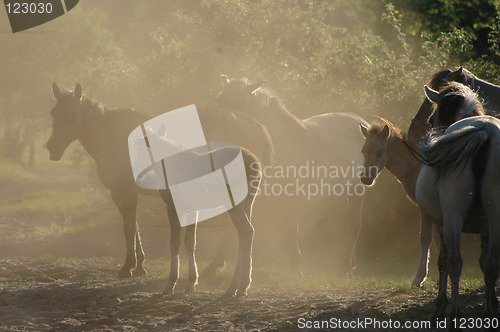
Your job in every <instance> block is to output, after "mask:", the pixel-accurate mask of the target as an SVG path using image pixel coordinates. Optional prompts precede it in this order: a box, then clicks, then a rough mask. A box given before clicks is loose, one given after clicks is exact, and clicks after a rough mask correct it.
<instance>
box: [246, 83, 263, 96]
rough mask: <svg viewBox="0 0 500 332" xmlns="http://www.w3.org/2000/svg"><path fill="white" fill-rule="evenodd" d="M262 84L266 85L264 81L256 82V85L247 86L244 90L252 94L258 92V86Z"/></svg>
mask: <svg viewBox="0 0 500 332" xmlns="http://www.w3.org/2000/svg"><path fill="white" fill-rule="evenodd" d="M264 83H266V81H260V82H258V83H254V84H250V85H247V86H246V88H245V89H246V90H247V91H248V92H250V94H253V93H254V92H255V91H257V90H259V89H260V86H261V85H262V84H264Z"/></svg>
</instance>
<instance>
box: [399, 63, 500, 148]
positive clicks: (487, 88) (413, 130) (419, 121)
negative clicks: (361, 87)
mask: <svg viewBox="0 0 500 332" xmlns="http://www.w3.org/2000/svg"><path fill="white" fill-rule="evenodd" d="M452 81H455V82H458V83H462V84H464V85H467V86H468V87H469V88H471V89H472V90H473V91H475V92H476V93H477V94H478V95H479V97H480V98H481V99H483V101H484V104H485V108H486V113H487V114H489V115H497V114H499V113H500V86H497V85H494V84H491V83H489V82H487V81H484V80H482V79H479V78H477V77H476V76H475V75H474V74H472V73H471V72H470V71H468V70H467V69H465V68H463V67H460V68H458V69H456V70H455V71H451V70H449V69H444V70H441V71H438V72H436V73H434V74H433V75H432V78H431V80H430V82H429V83H428V84H427V85H428V86H429V87H430V88H431V89H434V90H438V91H439V90H440V89H441V88H442V87H443V86H444V85H446V83H447V82H452ZM432 112H433V109H432V103H431V102H430V101H429V100H428V99H427V98H425V99H424V101H423V102H422V105H421V106H420V109H419V110H418V112H417V114H416V115H415V117H414V118H413V120H412V122H411V125H410V128H409V129H408V142H409V143H410V144H412V147H414V148H415V147H417V146H418V145H419V144H420V142H421V141H422V139H423V138H424V137H425V135H426V134H427V131H428V130H429V129H430V128H429V118H430V116H431V115H432Z"/></svg>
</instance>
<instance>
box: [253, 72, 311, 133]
mask: <svg viewBox="0 0 500 332" xmlns="http://www.w3.org/2000/svg"><path fill="white" fill-rule="evenodd" d="M247 82H248V80H247ZM255 97H256V100H257V102H258V103H259V106H260V107H263V108H269V109H270V110H271V111H272V112H281V113H285V114H286V115H287V116H288V117H290V118H292V119H293V121H294V122H296V123H297V124H298V125H300V126H301V127H302V128H304V129H307V128H306V126H305V125H304V123H303V122H302V120H300V119H299V118H298V117H296V116H295V115H294V114H293V113H291V112H289V111H288V110H287V109H286V108H285V105H284V104H283V102H282V101H281V98H280V97H278V96H277V95H276V94H275V93H274V92H272V91H271V90H269V89H262V88H261V89H259V90H257V91H256V92H255Z"/></svg>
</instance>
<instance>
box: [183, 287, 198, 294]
mask: <svg viewBox="0 0 500 332" xmlns="http://www.w3.org/2000/svg"><path fill="white" fill-rule="evenodd" d="M195 292H196V287H194V286H187V287H186V289H185V290H184V293H188V294H192V293H195Z"/></svg>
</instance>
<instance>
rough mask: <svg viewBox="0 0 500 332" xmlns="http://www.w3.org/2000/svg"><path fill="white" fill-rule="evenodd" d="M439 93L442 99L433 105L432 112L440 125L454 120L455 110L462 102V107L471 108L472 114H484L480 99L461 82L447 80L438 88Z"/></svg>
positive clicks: (447, 124)
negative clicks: (435, 113)
mask: <svg viewBox="0 0 500 332" xmlns="http://www.w3.org/2000/svg"><path fill="white" fill-rule="evenodd" d="M439 95H440V96H441V98H442V99H441V101H440V102H439V104H438V105H437V106H436V105H435V106H434V108H435V111H434V112H437V121H438V123H439V125H440V126H445V127H448V126H450V125H451V124H452V123H453V122H454V119H455V115H456V112H457V110H458V109H459V107H460V106H461V105H462V104H464V103H465V105H464V107H469V108H472V109H473V112H472V113H474V115H484V109H483V104H482V100H481V99H480V98H479V97H478V96H477V94H476V93H475V92H473V91H472V90H471V89H470V88H469V87H467V86H465V85H463V84H462V83H458V82H453V81H452V82H447V83H446V84H445V85H443V86H442V87H441V89H440V90H439Z"/></svg>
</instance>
